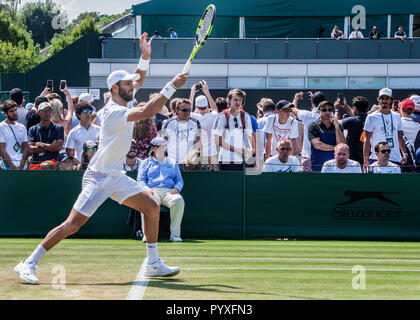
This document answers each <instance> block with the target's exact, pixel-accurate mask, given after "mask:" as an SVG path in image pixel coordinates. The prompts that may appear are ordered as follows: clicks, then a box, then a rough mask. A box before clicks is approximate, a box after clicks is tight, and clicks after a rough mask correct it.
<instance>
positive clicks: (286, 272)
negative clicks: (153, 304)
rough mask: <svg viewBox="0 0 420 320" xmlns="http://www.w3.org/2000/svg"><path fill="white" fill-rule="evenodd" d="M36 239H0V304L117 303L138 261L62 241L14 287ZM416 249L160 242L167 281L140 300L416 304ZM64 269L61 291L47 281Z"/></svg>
mask: <svg viewBox="0 0 420 320" xmlns="http://www.w3.org/2000/svg"><path fill="white" fill-rule="evenodd" d="M39 242H40V240H39V239H0V281H1V286H0V299H5V300H10V299H64V300H70V299H72V300H81V299H83V300H85V299H99V300H102V299H117V300H118V299H125V298H126V297H127V294H128V292H129V291H130V289H131V287H132V285H133V282H134V281H135V280H136V277H137V274H138V273H139V270H140V267H141V265H142V263H143V260H144V258H145V256H146V250H145V246H144V244H142V243H141V242H139V241H134V240H84V239H71V240H64V241H63V242H62V243H60V244H59V245H58V246H57V247H56V248H54V249H53V250H52V251H51V252H49V253H48V254H47V255H46V256H45V257H44V258H43V259H42V260H41V263H40V270H38V271H37V275H38V278H39V279H40V282H41V284H40V285H39V286H30V285H25V284H22V282H21V281H20V279H19V278H18V276H17V275H16V274H15V273H14V271H13V268H14V266H15V265H16V264H17V263H18V262H19V261H21V260H22V259H25V258H26V257H27V256H28V255H29V254H30V253H31V252H32V250H33V249H34V248H35V247H36V246H37V245H38V244H39ZM419 252H420V243H406V242H404V243H403V242H350V241H275V240H272V241H269V240H266V241H263V240H261V241H208V240H190V241H188V240H187V241H186V242H184V243H180V244H176V243H169V242H161V243H160V244H159V253H160V256H161V257H162V259H164V260H165V261H166V263H167V264H168V265H171V266H179V267H181V269H182V271H181V273H180V274H179V275H178V276H177V277H175V278H172V279H163V278H162V279H160V278H159V279H150V280H149V281H148V284H147V288H146V290H145V293H144V296H143V299H145V300H148V299H158V300H172V299H175V300H176V299H183V300H233V299H235V300H242V299H247V300H289V299H293V300H296V299H310V300H316V299H346V300H347V299H357V300H369V299H418V298H419V297H420V257H419V255H418V253H419ZM358 265H359V266H363V267H364V268H365V270H366V289H365V290H355V289H353V287H352V283H353V278H354V277H355V276H358V275H359V273H352V268H353V267H354V266H358ZM57 266H61V267H62V268H64V270H65V289H64V290H57V289H54V288H53V286H52V281H53V280H54V278H55V277H56V276H57V274H54V273H52V271H53V269H54V267H57Z"/></svg>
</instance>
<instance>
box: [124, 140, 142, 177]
mask: <svg viewBox="0 0 420 320" xmlns="http://www.w3.org/2000/svg"><path fill="white" fill-rule="evenodd" d="M140 164H141V160H140V159H139V158H137V142H136V140H134V139H133V140H131V148H130V151H128V153H127V156H126V157H125V160H124V163H123V170H124V171H126V172H130V171H138V170H139V167H140Z"/></svg>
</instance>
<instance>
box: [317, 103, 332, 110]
mask: <svg viewBox="0 0 420 320" xmlns="http://www.w3.org/2000/svg"><path fill="white" fill-rule="evenodd" d="M324 106H331V107H333V108H334V104H333V103H332V102H330V101H322V102H321V103H320V104H319V105H318V109H321V108H322V107H324Z"/></svg>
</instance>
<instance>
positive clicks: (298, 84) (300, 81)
mask: <svg viewBox="0 0 420 320" xmlns="http://www.w3.org/2000/svg"><path fill="white" fill-rule="evenodd" d="M269 87H270V88H305V78H270V80H269Z"/></svg>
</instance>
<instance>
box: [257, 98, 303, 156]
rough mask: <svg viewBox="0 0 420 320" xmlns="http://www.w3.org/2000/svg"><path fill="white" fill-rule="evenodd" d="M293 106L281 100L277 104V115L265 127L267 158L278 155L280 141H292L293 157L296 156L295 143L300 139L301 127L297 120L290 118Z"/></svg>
mask: <svg viewBox="0 0 420 320" xmlns="http://www.w3.org/2000/svg"><path fill="white" fill-rule="evenodd" d="M292 109H293V104H292V103H291V102H289V101H286V100H281V101H279V102H278V103H277V104H276V115H275V116H274V117H270V120H269V121H267V126H266V127H265V134H266V135H265V138H266V141H267V142H266V146H265V157H266V159H268V158H269V157H272V156H275V155H277V150H276V149H277V145H278V143H279V141H281V140H286V139H290V141H291V142H292V155H294V154H295V153H294V147H293V143H294V140H295V139H296V138H298V137H299V125H298V121H297V120H296V119H293V118H292V117H291V116H290V113H291V112H292Z"/></svg>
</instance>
